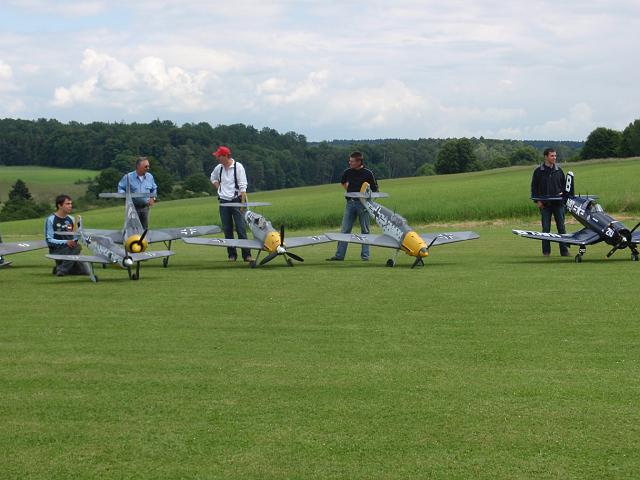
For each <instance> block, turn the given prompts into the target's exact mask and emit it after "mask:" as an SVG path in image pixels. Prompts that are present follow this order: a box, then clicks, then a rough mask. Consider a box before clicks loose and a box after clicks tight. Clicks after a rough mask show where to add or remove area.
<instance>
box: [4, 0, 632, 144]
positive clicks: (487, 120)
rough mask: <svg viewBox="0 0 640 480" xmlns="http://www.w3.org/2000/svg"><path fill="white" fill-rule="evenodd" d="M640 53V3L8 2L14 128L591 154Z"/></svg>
mask: <svg viewBox="0 0 640 480" xmlns="http://www.w3.org/2000/svg"><path fill="white" fill-rule="evenodd" d="M639 46H640V1H638V0H607V1H602V0H589V1H584V0H579V1H578V0H566V1H563V0H555V1H538V0H528V1H520V0H512V1H510V2H506V1H504V0H500V1H497V0H475V1H471V0H468V1H461V0H446V1H445V0H422V1H420V0H392V1H385V2H382V1H376V0H372V1H356V0H353V1H350V0H340V1H333V0H325V1H310V0H308V1H307V0H256V1H247V0H233V1H230V0H225V1H218V0H180V1H168V0H128V1H120V0H104V1H103V0H87V1H67V0H56V1H49V0H0V118H22V119H37V118H55V119H58V120H60V121H62V122H69V121H77V122H82V123H88V122H93V121H102V122H126V123H131V122H150V121H152V120H156V119H160V120H170V121H173V122H175V123H176V124H177V125H182V124H184V123H199V122H207V123H209V124H211V125H212V126H215V125H218V124H233V123H243V124H246V125H253V126H254V127H256V128H258V129H261V128H263V127H270V128H275V129H276V130H278V131H279V132H281V133H285V132H290V131H294V132H296V133H299V134H302V135H305V136H306V137H307V139H308V140H310V141H321V140H332V139H373V138H409V139H415V138H449V137H455V138H460V137H480V136H484V137H485V138H497V139H514V140H578V141H581V140H585V139H586V137H587V136H588V135H589V133H590V132H591V131H592V130H593V129H595V128H597V127H607V128H612V129H616V130H622V129H624V127H625V126H627V125H628V124H629V123H631V122H632V121H633V120H635V119H637V118H640V87H639V85H638V83H639V81H638V79H640V62H638V60H637V55H638V47H639Z"/></svg>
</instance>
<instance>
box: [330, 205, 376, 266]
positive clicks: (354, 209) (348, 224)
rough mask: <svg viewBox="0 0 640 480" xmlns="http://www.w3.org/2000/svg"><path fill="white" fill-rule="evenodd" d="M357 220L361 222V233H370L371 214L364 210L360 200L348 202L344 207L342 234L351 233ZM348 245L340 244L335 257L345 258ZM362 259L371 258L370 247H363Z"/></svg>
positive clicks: (345, 243)
mask: <svg viewBox="0 0 640 480" xmlns="http://www.w3.org/2000/svg"><path fill="white" fill-rule="evenodd" d="M356 218H358V219H359V220H360V233H369V213H368V212H367V209H366V208H364V205H362V202H360V200H358V199H354V200H347V204H346V205H345V207H344V215H343V216H342V226H341V227H340V232H341V233H351V229H352V228H353V224H354V223H355V221H356ZM347 245H348V243H347V242H338V248H337V250H336V255H335V256H336V257H337V258H344V256H345V255H346V254H347ZM360 257H361V258H369V245H362V251H361V252H360Z"/></svg>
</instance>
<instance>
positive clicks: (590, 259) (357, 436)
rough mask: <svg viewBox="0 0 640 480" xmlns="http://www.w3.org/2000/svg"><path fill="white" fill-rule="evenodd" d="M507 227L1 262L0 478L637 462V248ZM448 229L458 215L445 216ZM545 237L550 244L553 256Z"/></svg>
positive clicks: (545, 470) (336, 473) (340, 473)
mask: <svg viewBox="0 0 640 480" xmlns="http://www.w3.org/2000/svg"><path fill="white" fill-rule="evenodd" d="M510 227H511V226H505V227H497V226H493V227H491V226H485V227H478V228H476V230H477V231H478V232H479V233H480V234H481V238H480V239H479V240H475V241H472V242H465V243H461V244H456V245H447V246H442V247H439V248H433V249H432V255H431V256H430V257H429V258H427V259H426V263H427V266H426V267H424V268H420V269H414V270H411V269H410V268H409V265H410V264H411V259H410V258H408V257H406V256H404V255H401V256H400V257H399V262H398V266H397V267H396V268H393V269H390V268H387V267H385V266H384V261H385V260H386V258H387V257H388V253H390V251H388V250H385V249H376V248H374V249H373V250H372V254H373V255H372V257H373V258H372V260H371V261H370V262H368V263H364V262H361V261H360V260H359V259H358V247H357V246H354V245H351V246H349V252H348V260H347V261H345V262H343V263H328V262H325V261H324V258H325V257H328V256H330V255H331V254H332V253H333V251H334V248H335V245H334V244H327V245H322V246H317V247H306V248H302V249H297V250H296V252H297V253H298V254H300V255H301V256H302V257H304V258H305V260H306V261H305V263H304V264H301V265H296V267H295V268H289V267H286V266H285V264H284V262H282V261H280V259H276V260H274V261H273V262H271V263H270V264H269V265H268V266H267V267H265V268H258V269H253V270H252V269H249V268H247V266H246V265H245V264H242V263H236V264H229V263H228V262H226V261H225V256H226V255H225V252H224V250H223V249H218V248H208V247H202V246H194V245H184V244H181V243H178V244H177V245H176V246H175V251H176V252H177V254H176V255H175V256H174V257H173V258H172V259H171V262H170V266H169V268H168V269H164V268H162V267H161V265H160V262H154V263H147V264H145V265H144V266H143V267H142V270H141V280H140V281H138V282H132V281H130V280H128V279H127V275H126V272H125V271H124V270H117V269H106V270H102V269H98V275H99V276H100V282H99V283H98V284H92V283H91V282H89V281H88V280H87V279H86V278H80V277H68V278H62V279H60V278H55V277H53V276H51V274H50V267H49V263H48V262H47V261H46V260H44V259H43V258H42V255H43V254H42V252H30V253H26V254H22V255H16V256H14V257H12V259H13V260H14V262H15V265H14V266H13V267H11V268H10V269H7V270H3V271H0V282H1V284H2V292H3V301H2V307H1V308H2V325H3V328H2V330H1V333H0V392H2V394H1V395H0V422H1V424H2V425H3V428H2V429H0V471H2V472H4V473H3V477H4V478H43V479H44V478H46V479H50V478H101V479H103V478H256V479H265V478H273V479H281V478H362V479H370V478H398V479H405V478H487V479H489V478H491V479H493V478H533V477H535V478H576V479H578V478H579V479H583V478H598V479H600V478H616V479H618V478H635V477H636V474H637V468H638V461H639V460H640V458H639V456H638V447H639V446H640V445H639V443H640V442H639V439H640V410H639V409H638V402H637V397H638V393H639V391H640V377H639V376H638V367H639V365H638V358H640V347H639V345H640V334H639V330H638V328H637V318H636V315H637V307H638V302H637V299H636V290H637V288H636V283H637V282H636V280H637V278H638V267H639V266H638V264H637V263H635V262H631V261H629V259H628V256H627V252H618V253H617V254H616V255H615V256H614V257H613V258H612V259H610V260H604V259H603V257H604V255H605V253H606V251H607V248H606V247H604V246H595V247H591V248H589V250H588V252H587V255H586V256H585V260H584V262H583V263H582V264H575V263H574V262H573V259H572V258H561V257H559V256H554V257H551V258H543V257H541V255H540V244H539V242H536V241H533V240H527V239H522V238H518V237H516V236H515V235H512V234H511V232H510ZM453 228H459V227H456V226H453V227H452V229H453ZM556 253H557V249H555V248H554V255H555V254H556Z"/></svg>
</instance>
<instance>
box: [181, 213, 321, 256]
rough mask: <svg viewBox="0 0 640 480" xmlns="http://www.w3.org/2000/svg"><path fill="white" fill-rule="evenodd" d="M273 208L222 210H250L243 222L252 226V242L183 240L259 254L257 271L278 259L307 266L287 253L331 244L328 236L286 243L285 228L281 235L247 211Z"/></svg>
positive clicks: (305, 238) (240, 240) (264, 220)
mask: <svg viewBox="0 0 640 480" xmlns="http://www.w3.org/2000/svg"><path fill="white" fill-rule="evenodd" d="M266 205H271V204H270V203H264V202H243V203H223V204H221V206H222V207H239V208H243V209H244V208H246V209H247V210H246V211H245V212H244V220H245V222H246V223H247V225H249V228H250V229H251V232H252V233H253V239H251V240H249V239H247V240H243V239H234V238H183V239H182V240H183V241H184V242H185V243H191V244H195V245H211V246H214V247H235V248H249V249H252V250H258V255H257V256H256V259H255V260H254V261H252V262H251V263H250V264H249V265H250V266H251V268H255V267H256V266H257V265H264V264H265V263H268V262H270V261H271V260H273V259H274V258H276V257H277V256H278V255H283V256H284V259H285V261H286V262H287V265H289V266H290V267H291V266H293V262H292V261H291V260H292V259H293V260H296V261H298V262H304V260H303V259H302V257H299V256H298V255H295V254H293V253H291V252H289V251H288V250H287V249H289V248H296V247H303V246H305V245H317V244H319V243H326V242H330V241H331V240H330V239H329V238H327V237H326V236H325V235H315V236H309V237H293V238H287V240H286V241H285V237H284V226H281V227H280V231H279V232H278V231H277V230H276V229H275V228H273V226H272V225H271V222H270V221H269V220H267V219H266V218H265V217H263V216H262V215H260V214H259V213H256V212H253V211H251V210H249V209H248V207H260V206H266ZM263 251H264V252H268V255H267V256H266V257H265V258H263V259H262V261H261V262H260V263H259V264H258V263H257V262H258V258H259V257H260V253H262V252H263Z"/></svg>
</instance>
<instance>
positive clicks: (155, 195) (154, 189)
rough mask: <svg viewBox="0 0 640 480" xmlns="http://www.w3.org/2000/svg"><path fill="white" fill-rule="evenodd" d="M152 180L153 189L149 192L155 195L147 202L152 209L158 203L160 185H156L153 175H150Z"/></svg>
mask: <svg viewBox="0 0 640 480" xmlns="http://www.w3.org/2000/svg"><path fill="white" fill-rule="evenodd" d="M149 176H150V178H149V180H150V183H151V188H150V189H149V191H150V192H151V193H152V194H153V197H150V198H149V200H148V201H147V204H148V205H149V206H150V207H152V206H153V205H154V204H155V203H156V198H155V197H157V196H158V185H156V180H155V178H153V175H151V174H149Z"/></svg>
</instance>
